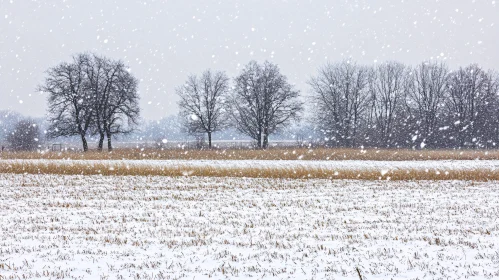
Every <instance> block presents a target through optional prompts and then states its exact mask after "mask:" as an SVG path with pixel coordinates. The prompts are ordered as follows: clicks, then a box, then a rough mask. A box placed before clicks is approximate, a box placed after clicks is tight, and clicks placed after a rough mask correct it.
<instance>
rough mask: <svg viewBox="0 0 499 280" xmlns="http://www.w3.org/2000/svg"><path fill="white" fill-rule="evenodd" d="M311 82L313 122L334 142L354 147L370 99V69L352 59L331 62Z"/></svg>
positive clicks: (334, 143)
mask: <svg viewBox="0 0 499 280" xmlns="http://www.w3.org/2000/svg"><path fill="white" fill-rule="evenodd" d="M308 84H309V85H310V86H311V88H312V103H313V106H315V108H314V121H315V122H316V124H317V125H318V127H319V128H320V129H321V130H322V131H323V132H324V133H325V134H326V135H327V138H328V142H329V143H330V144H331V145H336V146H346V147H353V146H355V145H356V143H357V136H358V135H357V134H358V132H359V129H360V127H361V123H362V119H363V118H362V117H363V115H362V114H363V113H364V112H365V110H366V107H367V106H366V105H367V102H368V97H369V92H368V89H369V88H368V69H367V68H366V67H362V66H358V65H357V64H355V63H352V62H349V61H343V62H341V63H337V64H331V63H328V64H326V65H324V66H323V67H321V68H320V69H319V71H318V74H317V76H315V77H312V78H311V79H310V80H309V81H308Z"/></svg>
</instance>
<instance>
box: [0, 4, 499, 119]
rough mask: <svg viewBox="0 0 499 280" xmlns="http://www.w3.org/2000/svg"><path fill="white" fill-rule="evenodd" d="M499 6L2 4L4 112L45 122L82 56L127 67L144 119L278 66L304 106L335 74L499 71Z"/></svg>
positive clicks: (0, 104)
mask: <svg viewBox="0 0 499 280" xmlns="http://www.w3.org/2000/svg"><path fill="white" fill-rule="evenodd" d="M498 6H499V3H496V1H493V0H483V1H482V0H458V1H455V0H447V1H446V0H441V1H430V0H428V1H401V0H394V1H388V0H377V1H361V0H359V1H328V0H313V1H267V0H261V1H180V0H177V1H175V0H174V1H167V0H164V1H55V0H48V1H19V0H17V1H16V0H1V1H0V110H13V111H16V112H19V113H21V114H22V115H24V116H33V117H42V116H44V115H45V113H46V109H47V96H46V95H44V94H41V93H39V92H38V91H37V86H38V85H39V84H41V83H42V82H43V81H44V78H45V71H47V70H48V69H49V68H50V67H53V66H55V65H57V64H59V63H61V62H64V61H70V59H71V56H72V55H74V54H76V53H81V52H86V51H90V52H95V53H98V54H100V55H105V56H107V57H110V58H113V59H121V60H123V61H124V62H125V63H126V64H127V65H128V66H129V67H130V69H131V71H132V72H133V74H134V75H135V76H136V77H137V78H138V79H139V80H140V84H139V88H138V90H139V94H140V107H141V109H142V110H141V117H142V118H143V119H145V120H157V119H160V118H163V117H166V116H169V115H176V114H177V113H178V106H177V101H178V96H177V95H176V94H175V88H176V87H178V86H179V85H182V84H183V83H184V82H185V80H186V79H187V76H188V75H189V74H191V73H192V74H201V73H202V71H203V70H205V69H208V68H210V69H213V70H221V71H225V72H226V73H227V75H228V76H229V77H230V78H231V79H232V78H233V77H234V76H236V75H237V74H239V71H240V70H241V69H242V68H243V67H244V65H246V64H247V63H248V62H249V61H251V60H256V61H258V62H263V61H265V60H268V61H270V62H273V63H275V64H277V65H278V66H279V67H280V70H281V72H282V73H283V74H284V75H286V76H287V77H288V79H289V82H290V83H292V84H294V85H295V86H296V89H297V90H299V91H300V93H301V95H302V96H305V95H308V94H309V93H310V91H311V89H310V86H309V85H308V84H307V81H308V80H309V79H310V77H311V76H313V75H315V74H316V72H317V69H318V68H319V67H320V66H322V65H323V64H324V63H325V62H327V61H329V62H341V61H343V60H345V59H351V60H354V61H356V62H357V63H361V64H368V65H370V64H376V63H382V62H385V61H399V62H402V63H405V64H408V65H411V66H414V65H416V64H418V63H421V62H423V61H427V60H441V61H445V62H446V63H447V65H448V66H449V67H450V68H451V69H456V68H458V67H460V66H463V67H465V66H467V65H468V64H470V63H478V64H479V65H480V66H481V67H483V68H484V69H494V68H495V69H497V68H499V51H498V50H499V29H498V28H499V27H498V24H499V23H497V18H498V17H497V15H498V14H499V10H498V9H499V8H498Z"/></svg>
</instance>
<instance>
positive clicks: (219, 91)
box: [176, 70, 229, 149]
mask: <svg viewBox="0 0 499 280" xmlns="http://www.w3.org/2000/svg"><path fill="white" fill-rule="evenodd" d="M176 93H177V95H178V96H179V97H180V101H179V102H178V105H179V107H180V115H181V117H182V120H184V125H185V126H186V127H187V131H188V132H189V133H206V134H207V135H208V146H209V148H210V149H211V147H212V143H211V142H212V133H214V132H217V131H220V130H222V129H225V128H226V127H227V125H228V115H227V111H226V105H227V99H228V94H229V78H228V77H227V75H226V74H225V73H224V72H212V71H211V70H206V71H205V72H204V73H203V74H202V75H201V77H199V78H198V77H197V76H195V75H191V76H189V77H188V79H187V81H186V83H185V84H184V85H182V86H180V87H178V88H177V89H176Z"/></svg>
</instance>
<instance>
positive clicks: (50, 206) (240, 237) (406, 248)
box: [0, 174, 499, 279]
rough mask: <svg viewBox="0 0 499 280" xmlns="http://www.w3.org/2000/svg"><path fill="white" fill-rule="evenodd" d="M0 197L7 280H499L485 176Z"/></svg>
mask: <svg viewBox="0 0 499 280" xmlns="http://www.w3.org/2000/svg"><path fill="white" fill-rule="evenodd" d="M0 201H1V203H0V227H1V229H0V276H3V277H7V278H9V277H13V278H16V279H17V278H18V277H19V278H27V279H29V278H38V277H42V278H101V279H108V278H109V279H116V278H118V279H119V278H135V279H139V278H141V279H163V278H166V279H174V278H186V279H193V278H194V277H195V279H205V278H209V277H212V278H214V279H221V278H234V277H236V276H238V277H239V278H250V277H253V278H254V277H258V278H262V277H264V278H269V279H283V278H287V277H290V278H298V279H311V278H315V279H321V278H328V279H359V276H358V272H357V270H356V269H357V268H358V269H359V271H360V273H361V274H362V275H363V277H366V278H364V279H390V278H393V279H401V278H403V279H463V278H465V277H467V278H468V279H483V278H489V279H492V278H497V277H499V242H498V240H499V219H498V217H499V183H497V182H488V183H468V182H463V181H441V182H438V183H436V182H424V181H418V182H366V181H362V182H361V181H327V180H275V179H231V178H196V177H185V178H169V177H101V176H59V175H57V176H55V175H10V174H0ZM0 278H1V277H0Z"/></svg>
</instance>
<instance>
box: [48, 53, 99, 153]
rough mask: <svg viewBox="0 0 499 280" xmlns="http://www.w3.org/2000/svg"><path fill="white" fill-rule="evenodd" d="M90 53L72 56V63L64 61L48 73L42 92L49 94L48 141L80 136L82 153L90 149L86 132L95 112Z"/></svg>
mask: <svg viewBox="0 0 499 280" xmlns="http://www.w3.org/2000/svg"><path fill="white" fill-rule="evenodd" d="M89 59H90V57H89V55H88V54H78V55H75V56H73V60H72V62H71V63H66V62H63V63H61V64H59V65H57V66H55V67H52V68H50V69H49V70H48V71H47V78H46V79H45V82H44V84H43V85H41V86H39V90H40V91H43V92H46V93H48V94H49V97H48V121H49V129H48V133H47V136H48V137H49V138H56V137H61V136H62V137H69V136H74V135H78V136H79V137H80V138H81V141H82V145H83V151H87V150H88V142H87V139H86V137H87V133H88V131H89V129H90V127H91V124H92V122H93V116H94V111H93V107H92V102H93V99H92V96H91V95H90V94H89V92H88V89H89V83H88V79H87V77H86V74H85V70H84V68H85V65H86V63H87V61H88V60H89Z"/></svg>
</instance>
